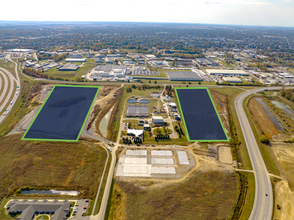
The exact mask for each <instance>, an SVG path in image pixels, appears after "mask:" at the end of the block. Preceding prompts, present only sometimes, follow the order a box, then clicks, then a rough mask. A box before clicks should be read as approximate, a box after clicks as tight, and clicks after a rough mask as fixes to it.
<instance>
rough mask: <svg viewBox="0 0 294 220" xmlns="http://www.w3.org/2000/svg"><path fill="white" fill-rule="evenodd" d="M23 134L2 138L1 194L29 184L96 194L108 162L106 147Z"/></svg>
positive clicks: (93, 143)
mask: <svg viewBox="0 0 294 220" xmlns="http://www.w3.org/2000/svg"><path fill="white" fill-rule="evenodd" d="M21 137H22V134H17V135H9V136H6V137H2V138H0V146H1V149H0V161H1V163H0V176H1V179H0V186H1V187H0V197H3V196H9V195H12V194H14V193H15V191H16V190H17V189H19V188H21V187H26V186H30V187H35V188H46V189H48V188H49V189H51V188H59V189H78V190H80V191H81V196H83V197H86V198H94V197H95V195H96V191H97V188H98V184H99V182H100V178H101V174H102V171H103V168H104V164H105V161H106V151H105V149H104V148H102V147H100V146H99V145H97V144H95V142H90V141H79V142H78V143H63V142H41V141H21V140H20V139H21Z"/></svg>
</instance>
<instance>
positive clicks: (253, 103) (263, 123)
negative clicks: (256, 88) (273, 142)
mask: <svg viewBox="0 0 294 220" xmlns="http://www.w3.org/2000/svg"><path fill="white" fill-rule="evenodd" d="M248 108H249V110H250V112H251V113H252V114H253V116H254V118H255V120H256V121H257V123H258V125H259V127H260V129H261V130H262V131H263V132H264V134H265V135H266V136H267V137H268V138H271V137H272V136H274V135H277V134H279V133H280V132H279V130H278V129H277V127H276V126H275V125H274V123H273V122H272V120H271V119H270V118H269V116H268V114H267V113H266V111H265V109H264V108H263V106H262V105H261V104H260V103H259V102H258V101H257V100H256V98H251V99H250V100H249V104H248Z"/></svg>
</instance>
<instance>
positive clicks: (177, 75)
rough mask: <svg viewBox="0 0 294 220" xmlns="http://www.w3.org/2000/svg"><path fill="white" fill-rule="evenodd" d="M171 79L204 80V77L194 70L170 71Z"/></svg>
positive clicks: (168, 73)
mask: <svg viewBox="0 0 294 220" xmlns="http://www.w3.org/2000/svg"><path fill="white" fill-rule="evenodd" d="M167 75H168V77H169V80H171V81H203V79H202V78H201V77H200V76H199V75H198V74H197V73H195V72H192V71H170V72H167Z"/></svg>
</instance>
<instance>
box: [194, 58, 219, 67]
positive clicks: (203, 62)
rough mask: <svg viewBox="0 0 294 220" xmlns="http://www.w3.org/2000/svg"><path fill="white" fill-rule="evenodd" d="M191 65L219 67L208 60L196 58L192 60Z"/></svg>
mask: <svg viewBox="0 0 294 220" xmlns="http://www.w3.org/2000/svg"><path fill="white" fill-rule="evenodd" d="M193 63H195V64H198V65H200V66H219V64H218V63H217V62H215V61H214V60H211V59H208V58H196V59H195V60H193Z"/></svg>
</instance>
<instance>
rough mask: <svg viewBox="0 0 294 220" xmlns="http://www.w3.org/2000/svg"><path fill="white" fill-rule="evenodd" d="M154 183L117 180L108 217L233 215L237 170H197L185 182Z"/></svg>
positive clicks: (203, 216)
mask: <svg viewBox="0 0 294 220" xmlns="http://www.w3.org/2000/svg"><path fill="white" fill-rule="evenodd" d="M152 185H153V183H152V181H149V182H145V183H141V184H140V183H136V184H135V183H130V182H123V181H118V180H117V181H115V184H114V191H113V194H112V195H113V196H112V204H113V207H112V208H111V210H110V215H109V218H108V219H199V220H201V219H229V218H230V217H231V216H232V213H233V210H234V204H235V202H236V192H237V181H236V174H235V173H222V172H218V171H210V172H205V173H201V172H200V173H198V172H194V173H193V174H192V175H191V177H190V178H189V179H187V180H186V181H184V182H180V183H177V184H172V185H170V184H168V185H164V186H162V187H156V186H152ZM191 186H193V187H191ZM142 204H144V206H142Z"/></svg>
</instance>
